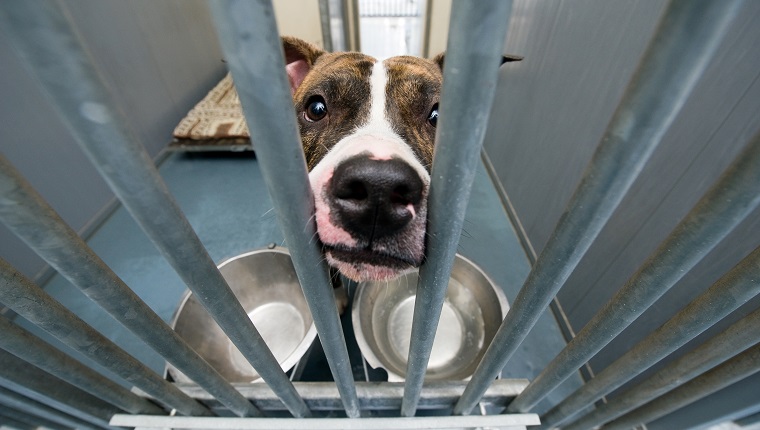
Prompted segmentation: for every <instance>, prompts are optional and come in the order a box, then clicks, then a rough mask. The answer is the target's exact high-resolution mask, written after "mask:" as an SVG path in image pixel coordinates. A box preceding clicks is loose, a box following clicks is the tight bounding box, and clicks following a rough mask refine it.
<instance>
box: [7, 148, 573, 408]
mask: <svg viewBox="0 0 760 430" xmlns="http://www.w3.org/2000/svg"><path fill="white" fill-rule="evenodd" d="M159 171H160V173H161V175H162V177H163V178H164V180H165V182H166V183H167V185H168V187H169V189H170V190H171V192H172V194H173V195H174V197H175V199H176V200H177V202H178V203H179V205H180V206H181V208H182V210H183V211H184V213H185V216H186V217H187V218H188V219H189V221H190V223H191V224H192V226H193V228H194V229H195V231H196V233H197V234H198V236H199V237H200V239H201V241H202V242H203V244H204V245H205V246H206V248H207V250H208V252H209V254H210V255H211V257H212V258H213V259H214V261H215V262H217V263H219V262H222V261H224V260H226V259H227V258H230V257H233V256H235V255H238V254H241V253H243V252H246V251H250V250H253V249H257V248H262V247H266V246H267V245H268V244H271V243H276V244H278V245H284V246H287V244H284V243H283V237H282V233H281V232H280V230H279V227H278V225H277V220H276V217H275V215H274V213H273V211H272V210H271V209H272V205H271V201H270V198H269V195H268V193H267V191H266V188H265V185H264V182H263V179H262V177H261V173H260V170H259V165H258V162H257V160H256V158H255V156H254V155H253V154H252V153H219V154H210V153H171V154H169V155H168V156H167V157H166V158H165V159H164V160H163V161H162V162H161V163H160V165H159ZM87 242H88V244H89V246H90V247H91V248H92V249H93V250H94V251H95V252H96V253H97V254H98V255H99V256H100V257H101V258H102V259H103V260H104V261H105V262H106V264H108V265H109V266H110V267H111V268H112V269H113V270H114V272H116V274H117V275H118V276H120V277H121V278H122V279H123V280H124V281H125V282H126V283H127V285H129V286H130V287H131V288H132V289H133V290H134V291H135V292H136V293H137V294H138V295H139V296H140V297H141V298H142V299H143V300H144V301H145V302H146V303H147V304H148V305H149V306H150V307H151V308H152V309H153V310H154V311H155V312H156V313H158V315H159V316H161V318H163V319H164V320H165V321H166V322H170V321H171V320H172V317H173V315H174V312H175V310H176V309H177V307H178V306H179V303H180V300H181V297H182V295H183V293H184V292H185V290H186V287H185V285H184V284H183V282H182V281H181V279H180V278H179V276H178V275H177V274H176V273H175V272H174V270H173V269H172V268H171V266H169V264H168V263H167V262H166V261H165V260H164V259H163V258H162V257H161V255H160V254H159V252H158V250H157V249H156V248H155V247H154V246H153V244H152V243H151V242H150V240H149V239H148V238H147V237H146V236H145V234H144V233H143V232H142V231H141V230H140V228H139V227H138V226H137V224H136V223H135V222H134V221H133V220H132V218H131V217H130V216H129V214H128V213H127V211H126V210H125V209H124V208H123V207H121V206H120V207H118V208H117V209H116V210H115V211H114V212H113V213H112V214H111V215H110V216H109V217H108V218H107V219H106V220H105V221H104V223H103V224H102V225H101V226H100V227H99V228H98V229H97V230H96V231H95V232H94V233H93V234H92V235H91V237H89V238H88V240H87ZM458 252H459V253H461V254H462V255H464V256H466V257H467V258H469V259H470V260H472V261H474V262H475V263H476V264H477V265H479V266H480V267H481V268H482V269H483V270H484V271H485V272H486V273H487V274H488V275H489V277H491V279H492V280H493V281H494V282H495V283H496V284H497V285H499V286H500V287H501V288H502V289H503V290H504V293H505V294H506V296H507V300H508V301H509V302H510V303H511V302H512V300H513V299H514V297H515V296H516V295H517V292H518V291H519V289H520V287H521V286H522V284H523V281H524V280H525V278H526V276H527V275H528V272H529V271H530V263H529V261H528V258H527V256H526V255H525V251H524V250H523V248H522V247H521V245H520V242H519V240H518V237H517V235H516V233H515V230H514V228H513V226H512V225H511V224H510V221H509V218H508V217H507V214H506V212H505V210H504V208H503V206H502V204H501V202H500V199H499V197H498V194H497V191H496V188H495V187H494V184H493V183H492V182H491V180H490V178H489V176H488V174H487V172H486V170H485V168H484V167H483V166H480V168H479V170H478V172H477V175H476V178H475V184H474V187H473V190H472V195H471V199H470V203H469V206H468V210H467V215H466V217H465V223H464V232H463V234H462V237H461V240H460V244H459V248H458ZM43 288H45V290H46V291H47V292H48V293H49V294H51V295H52V296H53V297H55V298H56V299H57V300H59V301H60V302H61V303H63V304H64V305H65V306H66V307H68V308H69V309H70V310H72V311H73V312H74V313H76V314H77V315H78V316H80V317H81V318H82V319H84V320H85V321H86V322H88V323H89V324H90V325H92V326H93V327H95V328H96V329H97V330H99V331H100V332H101V333H103V334H104V335H105V336H107V337H108V338H109V339H111V340H112V341H114V342H115V343H116V344H118V345H119V346H121V347H122V348H124V349H125V350H126V351H127V352H129V353H130V354H132V355H133V356H135V357H136V358H138V359H139V360H140V361H142V362H144V363H145V364H147V365H148V366H149V367H150V368H152V369H153V370H155V371H156V372H158V373H160V374H164V368H165V361H164V360H163V359H162V358H161V357H160V356H159V355H158V354H157V353H155V352H154V351H153V350H152V349H151V348H149V347H148V346H146V345H145V344H144V343H143V342H142V341H141V340H139V338H137V337H136V336H135V335H134V334H132V333H131V332H129V331H128V330H126V329H125V328H124V327H123V326H121V325H120V324H119V323H118V322H116V321H115V320H114V319H112V318H111V317H110V316H109V315H108V314H107V313H106V312H105V311H103V310H102V309H100V308H99V307H98V306H97V305H95V304H94V303H92V302H91V301H90V300H89V299H88V298H87V297H85V296H84V295H83V294H82V293H81V292H79V290H78V289H77V288H75V287H74V286H72V285H71V284H70V283H69V282H68V281H66V280H65V279H64V278H63V277H62V276H60V275H55V276H53V277H52V278H51V279H50V280H49V281H48V282H47V283H46V284H45V285H43ZM352 292H353V291H352ZM349 313H350V309H349V310H348V311H347V312H346V313H345V314H344V316H343V317H342V321H343V325H344V330H345V333H346V338H347V342H348V347H349V354H350V356H351V360H352V368H353V369H354V374H355V378H356V379H357V380H363V379H365V377H366V375H367V374H368V375H369V377H370V379H371V380H377V379H381V378H382V372H376V371H372V369H368V373H365V371H364V369H365V368H366V367H368V366H366V363H364V361H363V359H362V357H361V353H360V352H359V350H358V347H357V345H356V342H355V341H354V338H353V330H352V328H351V324H350V321H351V319H350V315H349ZM18 323H19V324H20V325H22V326H23V327H25V328H27V329H29V330H30V331H32V332H34V333H35V334H37V335H38V336H40V337H43V338H44V339H45V340H47V341H49V342H50V343H52V344H54V345H55V346H57V347H59V348H60V349H62V350H64V351H65V352H67V353H69V354H70V355H72V356H74V357H75V358H77V359H79V360H81V361H83V362H85V363H86V364H88V365H89V366H91V367H93V368H95V369H96V370H98V371H100V372H102V373H103V374H105V375H107V376H109V377H111V378H112V379H114V380H116V381H119V382H121V383H124V384H125V385H126V383H125V382H123V381H122V380H121V379H120V378H119V377H117V376H114V375H113V374H111V373H110V372H109V371H108V370H105V369H103V368H102V367H100V366H99V365H97V364H95V363H93V362H92V361H90V360H89V359H87V358H86V357H83V356H82V355H80V354H79V353H77V352H75V351H72V350H71V349H69V348H68V347H66V346H65V345H63V344H61V343H59V342H58V341H56V340H55V339H52V338H51V337H50V336H48V335H46V334H45V333H43V332H41V330H40V329H38V328H36V327H35V326H33V325H31V324H30V323H28V322H26V321H24V320H22V319H21V318H20V317H19V318H18ZM564 346H565V341H564V338H563V336H562V334H561V331H560V328H559V326H558V324H557V321H556V320H555V318H554V316H553V315H552V313H551V311H550V310H546V311H545V312H544V313H543V315H542V316H541V317H540V319H539V320H538V323H537V324H536V326H535V328H534V329H533V330H532V332H531V333H530V334H529V335H528V337H527V338H526V339H525V341H524V342H523V343H522V345H520V347H519V348H518V350H517V352H516V353H515V354H514V356H513V357H512V359H511V360H510V361H509V363H507V365H506V366H505V368H504V370H503V372H502V377H504V378H527V379H533V378H534V377H535V376H537V375H538V373H539V372H540V370H541V369H543V368H544V367H545V365H546V364H547V363H548V362H549V361H550V360H551V359H552V358H553V357H554V356H555V355H556V354H557V353H558V352H559V351H560V350H561V349H562V348H563V347H564ZM301 368H302V370H303V371H302V373H301V374H300V377H299V378H298V379H299V380H308V381H318V380H331V376H330V373H329V369H328V368H327V364H326V361H325V359H324V355H323V354H322V352H321V348H320V347H319V345H315V347H314V348H312V351H311V353H310V354H309V355H308V358H307V359H306V361H305V362H304V363H302V367H301ZM581 383H582V380H581V377H580V375H578V374H574V375H573V376H572V377H571V378H569V379H568V380H567V381H565V382H564V383H563V384H562V385H561V386H560V387H559V388H558V389H557V390H555V391H554V392H553V393H551V394H550V395H549V396H548V397H547V398H546V399H544V401H543V402H542V403H541V404H539V406H538V407H537V409H536V411H535V412H539V413H540V412H543V411H545V410H547V409H548V408H549V407H550V405H553V404H556V403H558V402H559V401H560V400H561V399H563V398H564V397H566V396H567V395H568V394H569V393H571V392H572V391H574V390H575V389H576V388H578V387H579V386H580V385H581Z"/></svg>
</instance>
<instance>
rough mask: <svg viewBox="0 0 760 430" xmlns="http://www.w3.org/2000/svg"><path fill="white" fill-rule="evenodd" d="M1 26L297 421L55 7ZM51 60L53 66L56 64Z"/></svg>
mask: <svg viewBox="0 0 760 430" xmlns="http://www.w3.org/2000/svg"><path fill="white" fill-rule="evenodd" d="M2 6H4V7H3V8H2V9H0V11H2V13H0V19H2V18H4V19H3V20H4V21H5V22H4V24H5V25H4V26H5V27H7V28H9V29H10V30H11V31H9V32H8V33H9V35H10V36H11V39H12V40H13V42H14V44H15V45H16V46H18V47H19V48H20V49H19V51H20V52H19V54H20V55H21V57H22V58H23V59H24V60H26V62H27V64H29V65H30V66H31V67H30V71H31V72H32V73H33V74H35V75H36V76H37V77H38V78H39V80H40V81H41V83H42V85H43V87H44V89H45V90H46V91H47V93H48V95H50V98H51V101H52V102H53V104H54V106H56V108H57V109H58V112H59V114H60V115H61V116H62V118H63V119H64V122H65V123H66V124H67V125H68V126H69V128H70V129H71V131H72V132H73V135H74V137H75V138H76V140H77V143H78V144H79V145H80V146H81V147H82V150H83V151H84V152H85V154H86V155H87V156H88V158H89V159H90V160H91V161H92V162H93V164H94V165H95V167H96V168H97V169H98V171H99V172H100V174H101V175H102V176H103V178H104V179H105V180H106V182H107V183H108V185H109V186H110V187H111V189H112V190H113V191H114V193H115V194H116V196H117V197H118V198H119V200H121V202H122V203H123V204H124V206H125V207H126V208H127V210H128V211H129V213H130V214H131V215H132V217H133V218H134V219H135V220H136V221H137V223H138V224H139V225H140V227H141V228H142V229H143V230H144V231H145V232H146V234H147V235H148V237H149V238H150V239H151V240H152V241H153V243H154V244H155V245H156V247H157V248H158V249H159V250H160V251H161V253H162V254H163V256H164V257H165V258H166V260H167V261H168V262H169V263H170V264H171V265H172V267H174V269H175V270H176V271H177V273H178V274H179V275H180V277H181V278H182V279H183V281H185V283H186V284H187V286H188V287H189V288H190V289H191V290H192V291H193V293H194V294H195V295H196V297H197V298H198V300H199V301H200V302H201V304H202V305H203V306H204V307H205V308H206V309H207V310H208V312H209V314H210V315H211V316H213V317H214V319H215V320H216V322H217V323H218V324H219V326H220V327H221V328H222V330H224V332H225V333H226V334H227V336H228V337H229V338H230V340H232V342H233V343H234V344H235V346H236V347H237V348H238V349H239V350H240V352H241V353H242V354H243V356H244V357H246V359H247V360H248V361H249V362H250V363H251V365H252V366H253V367H254V368H255V369H256V372H257V373H258V374H259V375H261V377H262V378H263V379H264V381H266V383H267V384H269V385H270V386H272V389H273V390H274V391H275V392H276V393H277V394H278V395H279V396H280V397H281V398H282V399H283V401H284V402H285V403H286V404H287V405H288V408H289V409H290V411H291V413H293V414H294V415H295V416H298V417H305V416H309V415H310V412H309V410H308V409H307V408H306V405H305V404H304V402H303V400H301V398H300V397H299V396H298V393H297V392H296V390H295V388H294V387H293V384H292V383H291V382H290V380H289V379H288V377H287V375H285V372H283V371H282V369H281V368H280V366H279V364H278V363H277V359H276V358H275V357H274V355H273V354H272V352H271V351H270V350H269V348H268V347H267V345H266V343H265V342H264V340H263V339H262V338H261V335H260V334H259V332H258V331H257V330H256V328H255V327H254V325H253V323H252V322H251V320H250V318H249V317H248V314H247V313H246V312H245V310H244V309H243V307H242V306H241V305H240V303H239V302H238V301H237V299H236V298H235V295H234V294H233V293H232V290H231V289H230V288H229V286H228V285H227V283H226V281H225V280H224V278H223V277H222V275H221V273H220V272H219V270H218V269H217V268H216V265H215V264H214V262H213V260H212V259H211V257H210V256H209V255H208V252H207V251H206V249H205V248H204V247H203V244H202V243H201V241H200V239H199V238H198V236H197V235H196V234H195V232H194V231H193V229H192V227H191V226H190V223H189V222H188V221H187V219H186V218H185V216H184V215H183V214H182V211H181V210H180V208H179V206H178V205H177V203H176V201H175V200H174V199H173V197H172V196H171V194H170V193H169V190H168V189H167V187H166V184H164V182H163V180H162V179H161V177H160V175H159V174H158V171H157V170H156V168H155V166H154V165H153V162H152V161H151V159H150V157H149V156H148V153H147V152H146V151H145V148H143V147H142V145H140V143H139V142H138V139H137V138H136V137H135V135H134V133H133V131H132V130H130V129H129V128H128V127H127V125H126V124H127V122H126V121H125V119H124V116H123V114H122V113H121V112H120V111H119V110H118V108H117V107H116V106H117V105H116V104H115V103H113V100H112V97H111V94H110V93H109V91H108V88H107V86H106V84H105V83H104V82H103V80H102V78H101V76H100V75H99V73H98V71H97V70H96V68H95V67H94V66H93V65H92V62H91V60H90V58H89V55H88V53H87V50H86V48H85V47H84V46H83V45H82V43H81V42H80V41H79V39H78V37H77V35H76V32H75V30H74V29H73V28H72V27H71V25H70V23H69V22H68V20H67V19H66V17H65V10H64V9H62V8H61V7H60V6H59V5H58V4H57V3H42V4H40V3H37V2H14V3H13V4H12V5H7V4H5V3H3V4H2ZM53 59H54V60H53Z"/></svg>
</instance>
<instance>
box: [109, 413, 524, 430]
mask: <svg viewBox="0 0 760 430" xmlns="http://www.w3.org/2000/svg"><path fill="white" fill-rule="evenodd" d="M111 422H112V424H114V425H119V426H124V427H139V428H169V427H170V428H182V429H199V430H200V429H208V428H225V429H239V430H248V429H250V430H254V429H261V430H269V429H273V428H287V429H291V430H390V429H396V430H422V429H430V430H433V429H436V430H439V429H461V428H468V427H476V428H497V427H498V428H499V429H503V430H525V429H526V426H532V425H536V424H538V416H537V415H535V414H516V415H478V416H470V417H451V416H430V417H404V418H384V417H380V418H358V419H357V418H320V419H318V420H294V419H288V418H258V419H256V420H244V419H241V418H211V419H208V418H205V417H154V416H149V415H116V416H114V418H113V420H112V421H111Z"/></svg>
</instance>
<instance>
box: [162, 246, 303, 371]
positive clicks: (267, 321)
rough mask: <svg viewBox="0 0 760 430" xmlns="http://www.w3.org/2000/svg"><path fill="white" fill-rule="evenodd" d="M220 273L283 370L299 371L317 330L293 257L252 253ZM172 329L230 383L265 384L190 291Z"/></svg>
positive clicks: (222, 267) (283, 253)
mask: <svg viewBox="0 0 760 430" xmlns="http://www.w3.org/2000/svg"><path fill="white" fill-rule="evenodd" d="M219 270H220V271H221V272H222V276H224V279H226V280H227V283H229V285H230V288H232V291H233V293H234V294H235V296H236V297H237V298H238V300H239V301H240V304H241V305H242V306H243V308H244V309H245V311H246V312H247V313H248V317H249V318H250V319H251V321H253V324H254V325H255V326H256V329H258V331H259V333H261V337H262V338H264V341H265V342H266V343H267V345H269V348H270V349H271V350H272V353H273V354H274V356H275V357H276V358H277V361H278V362H279V363H280V365H281V366H282V369H283V370H285V371H287V370H289V369H290V368H292V367H293V366H295V365H296V363H298V360H300V359H301V357H302V356H303V355H304V354H305V353H306V351H307V350H308V349H309V346H311V343H312V342H313V341H314V338H315V337H316V335H317V330H316V328H315V327H314V322H313V320H312V317H311V312H309V307H308V305H307V304H306V300H305V299H304V296H303V292H302V291H301V285H300V284H299V282H298V278H297V277H296V272H295V269H294V268H293V263H292V262H291V260H290V254H289V253H288V251H287V250H286V249H284V248H273V249H261V250H256V251H252V252H248V253H246V254H242V255H238V256H237V257H233V258H231V259H229V260H227V261H225V262H223V263H222V264H220V265H219ZM172 327H173V328H174V330H175V331H176V332H177V333H178V334H179V335H180V336H181V337H182V338H183V339H185V341H187V343H188V344H189V345H190V346H191V347H192V348H193V349H194V350H195V351H196V352H197V353H198V354H199V355H200V356H201V357H203V358H204V359H205V360H206V361H208V362H209V364H211V366H213V367H214V368H215V369H216V370H218V371H219V373H221V375H222V376H223V377H224V378H225V379H226V380H227V381H229V382H252V381H255V380H257V379H260V378H259V375H258V373H256V371H255V370H254V369H253V367H252V366H251V365H250V364H249V363H248V361H247V360H246V359H245V358H244V357H243V355H242V354H241V353H240V351H238V349H237V348H236V347H235V345H233V344H232V342H231V341H230V340H229V339H228V338H227V336H226V335H225V334H224V332H222V329H221V328H219V326H218V325H217V324H216V322H215V321H214V320H213V319H212V318H211V316H210V315H209V314H208V313H207V312H206V310H205V309H204V308H203V306H201V304H200V303H199V302H198V300H197V299H196V297H195V295H193V294H192V293H191V292H190V291H188V292H187V293H185V296H184V297H183V299H182V302H181V304H180V307H179V309H178V310H177V312H176V314H175V316H174V321H173V323H172ZM167 370H168V372H169V374H170V375H171V377H172V378H173V379H174V380H175V381H177V382H190V381H191V380H190V379H189V378H188V377H187V376H185V375H184V374H182V372H180V371H179V370H177V369H176V368H174V367H173V366H171V365H167Z"/></svg>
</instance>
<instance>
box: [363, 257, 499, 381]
mask: <svg viewBox="0 0 760 430" xmlns="http://www.w3.org/2000/svg"><path fill="white" fill-rule="evenodd" d="M417 279H418V274H417V272H412V273H409V274H407V275H404V276H401V277H399V278H397V279H395V280H393V281H390V282H385V281H381V282H363V283H360V284H359V286H358V288H357V292H356V295H355V297H354V301H353V311H352V323H353V327H354V331H355V333H356V340H357V342H358V344H359V348H360V349H361V351H362V354H363V355H364V357H365V359H366V360H367V363H369V365H370V366H372V367H373V368H378V367H381V368H383V369H385V370H386V371H387V372H388V380H389V381H403V380H404V376H405V374H406V363H407V356H408V354H409V339H410V337H411V336H410V335H411V330H412V317H413V315H414V302H415V292H416V289H417ZM508 309H509V306H508V304H507V298H506V297H505V296H504V293H503V292H502V290H501V288H499V287H498V286H496V285H495V284H494V283H493V282H492V281H491V280H490V279H489V278H488V276H486V274H485V273H483V271H482V270H481V269H480V268H479V267H478V266H476V265H475V264H474V263H473V262H471V261H470V260H468V259H466V258H464V257H462V256H460V255H457V256H456V259H455V261H454V267H453V269H452V271H451V278H450V279H449V286H448V290H447V292H446V299H445V301H444V303H443V309H442V311H441V319H440V322H439V324H438V330H437V331H436V335H435V342H434V343H433V350H432V353H431V355H430V360H429V362H428V369H427V373H426V375H425V380H426V381H436V380H446V379H456V380H464V379H468V378H469V377H470V376H472V374H473V373H474V372H475V368H476V367H477V366H478V363H480V359H481V358H482V357H483V354H484V353H485V349H486V348H487V346H488V345H489V344H490V342H491V339H492V338H493V336H494V335H495V334H496V331H497V330H498V328H499V325H500V324H501V321H502V320H503V319H504V317H505V316H506V314H507V311H508Z"/></svg>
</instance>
